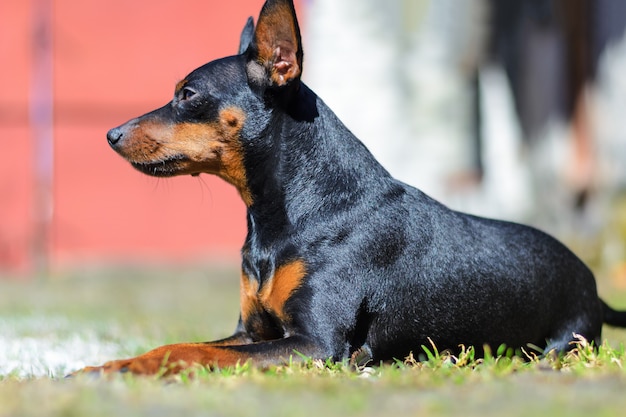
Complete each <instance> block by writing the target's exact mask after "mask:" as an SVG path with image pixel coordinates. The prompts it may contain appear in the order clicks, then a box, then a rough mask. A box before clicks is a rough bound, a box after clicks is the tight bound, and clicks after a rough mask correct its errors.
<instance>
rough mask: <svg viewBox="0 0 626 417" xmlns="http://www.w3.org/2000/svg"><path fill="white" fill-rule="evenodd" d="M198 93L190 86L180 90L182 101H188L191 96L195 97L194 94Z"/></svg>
mask: <svg viewBox="0 0 626 417" xmlns="http://www.w3.org/2000/svg"><path fill="white" fill-rule="evenodd" d="M195 95H196V92H195V91H194V90H193V89H191V88H189V87H185V88H183V89H182V91H181V92H180V100H181V101H186V100H189V99H191V98H193V96H195Z"/></svg>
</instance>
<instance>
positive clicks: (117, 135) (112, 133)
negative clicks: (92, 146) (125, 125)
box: [107, 127, 124, 147]
mask: <svg viewBox="0 0 626 417" xmlns="http://www.w3.org/2000/svg"><path fill="white" fill-rule="evenodd" d="M123 136H124V132H122V129H120V128H119V127H115V128H113V129H111V130H109V132H108V133H107V141H108V142H109V145H111V146H113V147H115V145H117V144H118V143H119V141H120V140H121V139H122V137H123Z"/></svg>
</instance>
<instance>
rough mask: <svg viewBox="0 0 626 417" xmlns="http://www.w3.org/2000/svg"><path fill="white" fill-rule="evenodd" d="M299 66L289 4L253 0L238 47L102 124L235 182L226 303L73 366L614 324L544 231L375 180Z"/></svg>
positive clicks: (201, 360) (188, 171)
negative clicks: (169, 341) (240, 209)
mask: <svg viewBox="0 0 626 417" xmlns="http://www.w3.org/2000/svg"><path fill="white" fill-rule="evenodd" d="M302 65H303V52H302V44H301V37H300V29H299V26H298V21H297V18H296V13H295V9H294V5H293V2H292V1H291V0H267V1H266V2H265V4H264V5H263V7H262V10H261V13H260V16H259V18H258V21H257V24H256V26H255V25H254V22H253V20H252V18H250V19H249V20H248V23H247V24H246V26H245V28H244V30H243V32H242V34H241V45H240V48H239V54H238V55H235V56H230V57H226V58H222V59H218V60H215V61H212V62H210V63H208V64H206V65H204V66H201V67H200V68H198V69H196V70H194V71H193V72H191V73H190V74H189V75H188V76H187V77H186V78H185V79H184V80H182V81H180V82H179V83H178V84H177V85H176V88H175V91H174V97H173V99H172V101H170V102H169V103H167V104H166V105H165V106H164V107H161V108H159V109H157V110H154V111H152V112H150V113H147V114H145V115H143V116H141V117H138V118H136V119H133V120H130V121H129V122H127V123H125V124H123V125H122V126H119V127H116V128H114V129H111V130H110V131H109V132H108V134H107V139H108V142H109V144H110V146H111V147H112V148H113V149H114V150H115V151H116V152H117V153H119V154H120V155H121V156H122V157H124V158H125V159H126V160H127V161H128V162H130V164H131V165H132V166H133V167H134V168H136V169H137V170H139V171H141V172H143V173H144V174H148V175H152V176H156V177H171V176H176V175H192V176H196V175H200V174H202V173H207V174H213V175H217V176H218V177H221V178H222V179H224V180H225V181H227V182H228V183H230V184H232V185H233V186H235V187H236V189H237V190H238V192H239V194H240V195H241V198H242V200H243V202H244V203H245V205H246V208H247V225H248V232H247V236H246V239H245V243H244V245H243V249H242V258H243V259H242V266H241V277H240V280H241V282H240V284H241V293H240V294H241V314H240V318H239V322H238V325H237V328H236V330H235V332H234V334H233V335H232V336H231V337H228V338H226V339H222V340H218V341H214V342H206V343H181V344H173V345H167V346H162V347H159V348H156V349H154V350H152V351H150V352H147V353H145V354H142V355H140V356H137V357H134V358H131V359H124V360H116V361H112V362H108V363H106V364H104V365H102V366H97V367H88V368H85V369H83V370H82V372H104V373H107V372H132V373H135V374H156V373H159V372H161V373H165V374H171V373H176V372H179V371H181V370H183V369H185V368H187V367H191V366H196V365H202V366H207V367H210V368H214V367H229V366H234V365H236V364H242V363H245V362H246V361H251V363H252V364H253V365H254V366H259V367H267V366H272V365H276V364H284V363H288V362H289V361H290V360H291V359H292V358H293V359H295V360H299V359H301V358H302V357H307V358H314V359H331V360H333V361H342V360H345V359H349V358H354V357H355V356H360V357H366V358H367V360H370V361H371V362H372V363H380V362H382V361H388V360H393V359H402V358H405V357H407V356H408V355H409V354H410V353H412V352H413V353H415V354H416V356H418V355H419V354H420V352H422V353H423V352H424V351H423V348H422V346H424V345H426V346H430V341H432V343H434V344H435V345H436V346H437V347H438V349H440V350H443V349H451V350H457V349H458V348H459V346H475V347H476V348H477V349H482V347H483V346H492V347H499V346H502V345H506V346H507V347H511V348H517V349H522V348H527V349H531V348H532V347H537V348H539V349H542V350H543V352H551V351H555V352H564V351H567V350H568V349H571V347H572V341H573V340H574V339H575V336H574V335H582V336H583V337H585V338H586V339H588V340H590V341H593V342H595V344H596V345H598V344H599V343H600V342H601V329H602V325H603V323H607V324H609V325H615V326H620V327H626V312H624V311H616V310H613V309H612V308H610V307H609V306H607V304H606V303H604V302H603V301H602V300H601V299H600V298H599V297H598V294H597V291H596V284H595V280H594V277H593V274H592V272H591V271H590V270H589V269H588V268H587V267H586V266H585V265H584V264H583V262H582V261H581V260H579V258H577V257H576V256H575V255H574V254H573V253H572V252H571V251H570V250H568V249H567V248H566V247H565V246H564V245H562V244H561V243H559V242H558V241H557V240H556V239H554V238H552V237H550V236H548V235H547V234H545V233H543V232H541V231H538V230H536V229H534V228H531V227H527V226H523V225H520V224H515V223H510V222H504V221H497V220H491V219H486V218H480V217H475V216H472V215H468V214H463V213H460V212H457V211H453V210H451V209H449V208H447V207H445V206H444V205H442V204H440V203H439V202H437V201H435V200H433V199H431V198H430V197H428V196H427V195H425V194H424V193H423V192H421V191H420V190H418V189H416V188H413V187H411V186H409V185H406V184H404V183H402V182H400V181H398V180H396V179H394V178H392V177H391V176H390V175H389V173H388V172H387V171H386V170H385V169H384V168H383V167H382V166H381V165H380V164H379V163H378V162H377V161H376V160H375V158H374V157H373V156H372V155H371V154H370V152H369V151H368V150H367V149H366V147H365V146H364V145H363V144H362V143H361V142H360V141H359V140H358V139H357V138H356V137H355V136H354V135H353V134H352V133H351V132H350V131H349V130H348V129H347V128H346V127H345V126H344V125H343V124H342V123H341V121H340V120H339V119H338V118H337V116H336V115H335V114H334V113H333V112H332V111H331V110H330V109H329V108H328V107H327V106H326V105H325V104H324V102H323V101H322V100H321V99H320V98H318V97H317V96H316V95H315V94H314V93H313V92H312V91H311V90H310V89H309V88H308V87H307V86H306V85H305V84H304V83H303V82H302V81H301V73H302V68H303V66H302ZM346 65H348V64H347V63H346ZM330 76H349V72H348V69H347V72H346V74H334V75H330ZM538 353H540V354H541V353H542V352H541V351H540V352H538Z"/></svg>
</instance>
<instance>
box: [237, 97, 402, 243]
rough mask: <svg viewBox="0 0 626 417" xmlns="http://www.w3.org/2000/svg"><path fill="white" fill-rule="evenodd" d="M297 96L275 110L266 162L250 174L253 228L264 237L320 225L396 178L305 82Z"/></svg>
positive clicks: (268, 131)
mask: <svg viewBox="0 0 626 417" xmlns="http://www.w3.org/2000/svg"><path fill="white" fill-rule="evenodd" d="M297 95H298V97H297V100H294V103H295V104H293V105H290V106H283V107H281V108H278V109H276V110H275V111H274V113H273V115H272V118H273V120H272V122H271V123H270V124H269V127H268V130H267V133H266V143H267V144H268V145H267V146H266V148H267V150H266V151H265V152H266V153H265V155H264V157H263V158H260V160H262V161H263V162H262V163H260V164H257V165H256V166H254V167H251V168H250V171H249V172H248V178H249V186H250V191H251V194H252V196H253V204H252V205H251V206H250V207H249V208H248V218H249V228H250V227H251V228H254V229H255V230H254V232H255V233H260V235H261V237H262V238H263V240H265V239H268V240H270V241H272V240H274V239H276V238H278V237H279V236H284V234H285V233H289V230H288V229H289V228H298V229H302V228H303V227H306V225H307V223H308V222H309V221H315V222H316V223H317V224H319V222H320V221H323V218H324V217H325V216H326V215H329V216H330V217H333V218H336V216H337V213H338V212H340V211H341V210H348V209H350V207H352V206H353V205H355V204H358V203H359V201H360V199H362V198H364V196H366V195H367V196H368V198H371V197H372V194H371V190H372V189H381V190H382V189H384V188H385V187H381V184H382V183H384V182H389V181H393V179H392V178H391V177H390V176H389V174H388V173H387V171H386V170H385V169H384V168H383V167H382V166H381V165H380V164H379V163H378V162H377V161H376V160H375V159H374V157H373V156H372V155H371V154H370V152H369V151H368V150H367V149H366V148H365V146H364V145H363V144H362V143H361V142H360V141H359V140H358V139H357V138H356V137H355V136H354V135H353V134H352V133H351V132H350V131H349V130H348V128H347V127H346V126H345V125H343V123H342V122H341V121H340V120H339V119H338V118H337V116H336V115H335V114H334V113H333V112H332V111H331V110H330V109H329V108H328V107H327V106H326V105H325V104H324V102H323V101H322V100H320V99H319V98H318V97H317V96H316V95H315V94H314V93H312V92H311V91H310V90H309V89H308V88H307V87H306V86H305V85H301V88H300V91H299V92H298V93H297ZM346 155H348V157H346ZM255 159H256V160H259V158H255ZM363 172H367V174H366V175H363ZM321 173H323V174H321ZM259 225H263V226H262V227H263V229H262V230H260V229H259V227H261V226H259ZM249 231H250V230H249Z"/></svg>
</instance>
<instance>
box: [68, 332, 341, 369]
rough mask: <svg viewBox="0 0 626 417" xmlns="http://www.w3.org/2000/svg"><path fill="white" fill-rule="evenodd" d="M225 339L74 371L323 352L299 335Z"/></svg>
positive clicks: (265, 362) (267, 360)
mask: <svg viewBox="0 0 626 417" xmlns="http://www.w3.org/2000/svg"><path fill="white" fill-rule="evenodd" d="M235 337H240V336H237V335H235V336H233V338H228V339H224V340H221V341H217V342H206V343H178V344H173V345H166V346H161V347H158V348H156V349H154V350H151V351H149V352H146V353H144V354H143V355H139V356H137V357H134V358H130V359H121V360H115V361H111V362H107V363H105V364H104V365H102V366H96V367H87V368H84V369H82V370H80V371H78V372H76V373H75V375H76V374H83V373H94V372H96V373H111V372H130V373H133V374H138V375H155V374H157V373H162V374H163V375H170V374H175V373H178V372H180V371H182V370H183V369H186V368H189V367H193V366H197V365H201V366H208V367H211V368H215V367H220V368H224V367H231V366H235V365H237V364H244V363H246V362H247V361H251V362H252V363H253V364H254V365H255V366H259V367H265V366H271V365H280V364H286V363H289V362H290V361H291V360H292V359H295V360H300V359H301V356H300V355H304V356H309V357H314V358H322V357H325V356H330V355H324V353H323V352H322V349H320V348H319V347H318V346H317V345H316V344H314V343H313V342H312V341H311V340H310V339H308V338H306V337H302V336H290V337H286V338H284V339H277V340H271V341H262V342H256V343H250V344H230V343H232V342H234V341H235V340H236V339H234V338H235Z"/></svg>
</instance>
